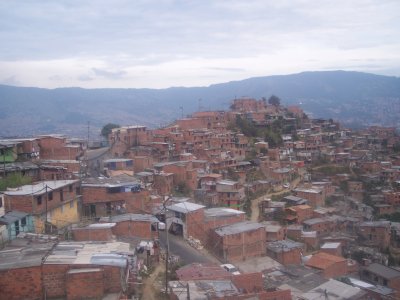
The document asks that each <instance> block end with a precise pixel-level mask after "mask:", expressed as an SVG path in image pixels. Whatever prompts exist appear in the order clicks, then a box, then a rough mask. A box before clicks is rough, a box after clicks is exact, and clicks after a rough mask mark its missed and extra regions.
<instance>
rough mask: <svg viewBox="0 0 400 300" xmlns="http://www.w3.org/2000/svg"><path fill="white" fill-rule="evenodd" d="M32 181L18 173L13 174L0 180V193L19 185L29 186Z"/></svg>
mask: <svg viewBox="0 0 400 300" xmlns="http://www.w3.org/2000/svg"><path fill="white" fill-rule="evenodd" d="M31 182H32V179H31V178H30V177H28V176H23V175H21V174H20V173H13V174H10V175H7V176H6V177H5V178H1V179H0V191H5V190H7V188H16V187H19V186H21V185H25V184H30V183H31Z"/></svg>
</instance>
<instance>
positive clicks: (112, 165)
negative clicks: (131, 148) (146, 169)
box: [103, 158, 134, 176]
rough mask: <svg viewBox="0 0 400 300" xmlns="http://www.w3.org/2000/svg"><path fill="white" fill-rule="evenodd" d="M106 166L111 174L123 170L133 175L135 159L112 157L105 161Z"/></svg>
mask: <svg viewBox="0 0 400 300" xmlns="http://www.w3.org/2000/svg"><path fill="white" fill-rule="evenodd" d="M103 164H104V168H106V169H107V172H108V174H109V175H111V176H112V175H113V174H115V173H118V171H123V172H124V173H125V174H128V175H131V176H133V173H134V172H133V170H134V167H133V159H128V158H111V159H106V160H104V161H103Z"/></svg>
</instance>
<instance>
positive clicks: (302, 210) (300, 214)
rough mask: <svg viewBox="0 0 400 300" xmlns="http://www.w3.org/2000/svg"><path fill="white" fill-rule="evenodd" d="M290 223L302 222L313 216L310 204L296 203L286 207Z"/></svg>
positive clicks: (287, 218)
mask: <svg viewBox="0 0 400 300" xmlns="http://www.w3.org/2000/svg"><path fill="white" fill-rule="evenodd" d="M285 213H286V217H285V219H286V220H287V222H288V223H295V224H301V223H302V222H304V221H305V220H308V219H310V218H312V215H313V210H312V207H311V206H309V205H296V206H291V207H288V208H286V209H285Z"/></svg>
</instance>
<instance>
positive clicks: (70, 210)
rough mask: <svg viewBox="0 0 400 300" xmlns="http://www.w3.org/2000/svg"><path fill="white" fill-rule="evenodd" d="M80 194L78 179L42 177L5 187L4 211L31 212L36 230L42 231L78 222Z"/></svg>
mask: <svg viewBox="0 0 400 300" xmlns="http://www.w3.org/2000/svg"><path fill="white" fill-rule="evenodd" d="M79 197H80V195H79V182H78V180H54V181H41V182H39V183H36V184H30V185H24V186H21V187H19V188H17V189H16V190H13V191H5V192H4V203H5V211H7V212H8V211H11V210H18V211H21V212H25V213H28V214H31V215H32V216H33V223H34V227H35V232H36V233H43V232H45V229H46V231H51V230H53V229H57V228H58V229H59V228H64V227H66V226H68V225H69V224H72V223H75V222H77V221H78V220H79V213H78V199H79ZM46 222H47V223H46ZM45 224H46V226H47V227H46V228H45Z"/></svg>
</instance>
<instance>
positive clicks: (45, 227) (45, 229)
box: [44, 183, 49, 233]
mask: <svg viewBox="0 0 400 300" xmlns="http://www.w3.org/2000/svg"><path fill="white" fill-rule="evenodd" d="M47 187H48V186H47V183H46V186H45V193H46V200H45V201H46V211H45V214H46V215H45V221H44V233H47V202H48V201H49V194H48V193H47Z"/></svg>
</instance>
